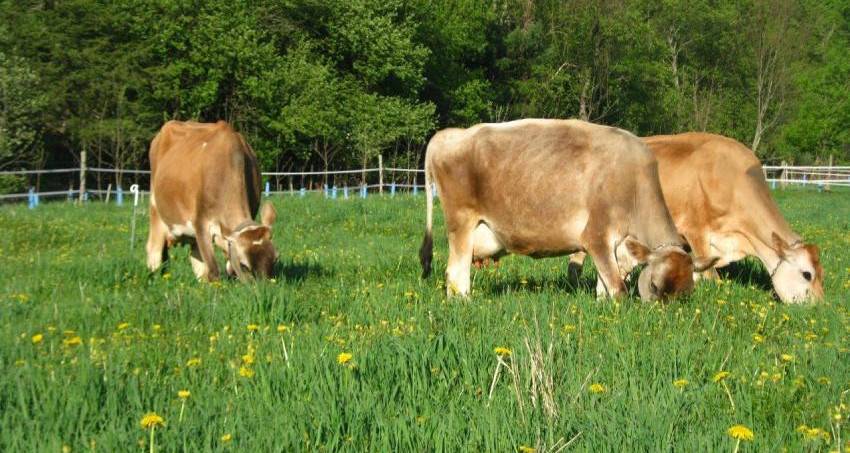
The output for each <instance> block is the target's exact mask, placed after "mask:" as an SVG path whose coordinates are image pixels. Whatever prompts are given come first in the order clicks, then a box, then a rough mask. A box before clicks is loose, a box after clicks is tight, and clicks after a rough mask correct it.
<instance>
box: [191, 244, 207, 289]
mask: <svg viewBox="0 0 850 453" xmlns="http://www.w3.org/2000/svg"><path fill="white" fill-rule="evenodd" d="M189 262H191V263H192V271H193V272H194V273H195V277H197V278H198V280H201V279H203V278H206V276H207V273H208V271H209V270H208V269H207V265H206V264H205V263H204V259H203V257H201V251H200V249H199V248H198V244H197V243H193V244H192V253H191V254H190V255H189Z"/></svg>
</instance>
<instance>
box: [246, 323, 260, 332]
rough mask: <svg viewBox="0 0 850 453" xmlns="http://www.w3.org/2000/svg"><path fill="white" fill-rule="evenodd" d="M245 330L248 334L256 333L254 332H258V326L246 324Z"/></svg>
mask: <svg viewBox="0 0 850 453" xmlns="http://www.w3.org/2000/svg"><path fill="white" fill-rule="evenodd" d="M247 328H248V332H256V331H258V330H260V326H258V325H256V324H248V326H247Z"/></svg>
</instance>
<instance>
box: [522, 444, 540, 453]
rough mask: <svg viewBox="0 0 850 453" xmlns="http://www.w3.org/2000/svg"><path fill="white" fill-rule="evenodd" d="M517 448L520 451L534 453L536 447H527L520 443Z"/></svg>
mask: <svg viewBox="0 0 850 453" xmlns="http://www.w3.org/2000/svg"><path fill="white" fill-rule="evenodd" d="M518 450H519V452H520V453H535V452H537V449H536V448H534V447H529V446H527V445H520V446H519V449H518Z"/></svg>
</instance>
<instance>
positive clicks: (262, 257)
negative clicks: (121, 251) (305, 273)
mask: <svg viewBox="0 0 850 453" xmlns="http://www.w3.org/2000/svg"><path fill="white" fill-rule="evenodd" d="M150 161H151V201H150V215H151V219H150V234H149V235H148V244H147V253H148V268H150V269H151V270H156V269H157V268H158V267H159V266H160V265H161V264H162V262H163V261H164V260H167V259H168V247H169V246H170V245H172V244H174V243H175V242H186V243H190V244H191V246H192V253H191V258H190V259H191V261H192V269H193V270H194V272H195V275H196V276H197V277H198V278H199V279H200V278H206V279H208V280H210V281H212V280H217V279H218V278H219V267H218V263H217V262H216V259H215V253H214V250H213V244H215V245H217V246H218V247H219V248H221V249H222V250H224V251H225V254H226V256H227V258H228V259H227V266H226V267H227V272H228V273H229V274H231V275H236V276H238V277H239V278H240V279H243V278H247V277H248V276H249V274H254V275H257V276H261V277H268V276H270V275H271V274H272V271H273V269H274V264H275V262H276V261H277V252H276V251H275V248H274V246H273V245H272V242H271V225H272V223H274V220H275V217H276V214H275V211H274V208H273V207H272V205H271V204H270V203H266V204H265V205H264V206H263V212H262V215H261V218H262V223H261V224H260V223H257V222H254V220H253V219H254V216H256V214H257V210H258V209H259V206H260V172H259V169H258V167H257V157H256V156H255V155H254V151H253V150H251V147H250V146H248V143H247V142H245V139H244V138H243V137H242V135H240V134H239V133H237V132H235V131H234V130H233V129H232V128H231V127H230V125H228V124H227V123H225V122H224V121H219V122H218V123H215V124H207V123H195V122H179V121H169V122H167V123H165V125H164V126H162V129H160V131H159V133H158V134H157V135H156V137H154V139H153V141H152V142H151V147H150Z"/></svg>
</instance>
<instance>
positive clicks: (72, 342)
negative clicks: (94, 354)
mask: <svg viewBox="0 0 850 453" xmlns="http://www.w3.org/2000/svg"><path fill="white" fill-rule="evenodd" d="M62 344H63V345H65V346H79V345H81V344H83V339H82V338H80V337H78V336H73V337H68V338H66V339H64V340H62Z"/></svg>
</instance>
